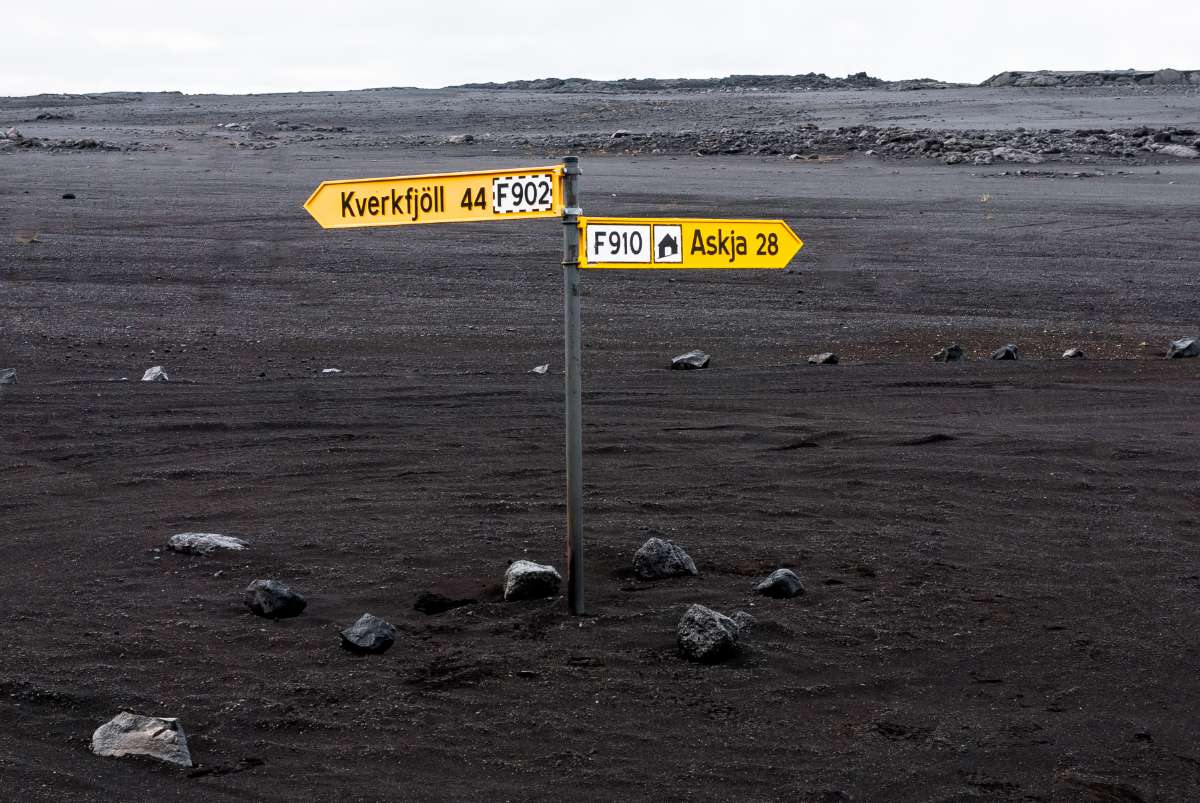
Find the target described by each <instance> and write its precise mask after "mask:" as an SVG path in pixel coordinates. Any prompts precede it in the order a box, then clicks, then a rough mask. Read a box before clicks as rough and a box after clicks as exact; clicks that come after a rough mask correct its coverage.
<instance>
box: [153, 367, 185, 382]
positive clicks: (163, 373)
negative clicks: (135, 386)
mask: <svg viewBox="0 0 1200 803" xmlns="http://www.w3.org/2000/svg"><path fill="white" fill-rule="evenodd" d="M168 379H170V377H168V376H167V369H165V368H163V367H162V366H161V365H156V366H154V367H153V368H147V369H146V373H144V374H142V381H143V382H166V381H167V380H168ZM185 384H186V383H185Z"/></svg>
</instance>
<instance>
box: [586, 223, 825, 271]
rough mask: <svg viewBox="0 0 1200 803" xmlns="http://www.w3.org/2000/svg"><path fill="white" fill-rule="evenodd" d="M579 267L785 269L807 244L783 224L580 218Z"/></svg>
mask: <svg viewBox="0 0 1200 803" xmlns="http://www.w3.org/2000/svg"><path fill="white" fill-rule="evenodd" d="M579 234H580V238H581V240H582V243H581V245H582V247H581V248H580V264H579V267H581V268H610V269H613V268H615V269H641V270H688V269H692V268H702V269H738V268H768V269H770V268H775V269H778V268H786V267H787V265H788V263H789V262H791V261H792V257H794V256H795V255H796V253H797V252H798V251H799V250H800V249H801V248H803V247H804V243H803V242H802V241H801V240H800V238H799V237H797V236H796V233H795V232H794V231H792V229H791V227H789V226H788V224H787V223H785V222H784V221H782V220H721V219H715V218H619V217H609V218H600V217H581V218H579Z"/></svg>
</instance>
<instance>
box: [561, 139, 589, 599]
mask: <svg viewBox="0 0 1200 803" xmlns="http://www.w3.org/2000/svg"><path fill="white" fill-rule="evenodd" d="M563 168H564V171H563V206H564V209H563V261H562V265H563V314H564V320H565V323H564V329H565V332H566V338H565V340H566V367H567V380H566V409H567V450H566V451H567V556H566V558H567V559H566V565H567V605H568V607H569V608H570V610H571V613H572V614H574V615H576V616H582V615H583V613H584V605H583V423H582V414H583V401H582V391H581V378H580V374H581V373H582V369H583V358H582V355H581V350H582V349H581V344H580V331H579V330H580V326H579V221H578V218H579V215H580V214H581V213H582V210H580V208H579V157H577V156H567V157H565V158H564V159H563Z"/></svg>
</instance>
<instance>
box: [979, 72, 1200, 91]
mask: <svg viewBox="0 0 1200 803" xmlns="http://www.w3.org/2000/svg"><path fill="white" fill-rule="evenodd" d="M1185 85H1190V86H1200V70H1173V69H1170V68H1167V69H1164V70H1098V71H1095V70H1094V71H1076V72H1062V71H1054V70H1036V71H1022V70H1007V71H1005V72H1002V73H998V74H996V75H993V76H992V77H991V78H989V79H987V80H986V81H984V82H983V83H982V84H980V86H990V87H1010V86H1011V87H1054V86H1065V87H1077V86H1115V87H1122V86H1185Z"/></svg>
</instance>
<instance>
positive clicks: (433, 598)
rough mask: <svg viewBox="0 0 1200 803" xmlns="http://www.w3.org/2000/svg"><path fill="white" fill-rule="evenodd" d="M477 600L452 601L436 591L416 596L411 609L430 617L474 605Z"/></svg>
mask: <svg viewBox="0 0 1200 803" xmlns="http://www.w3.org/2000/svg"><path fill="white" fill-rule="evenodd" d="M477 602H479V600H476V599H454V598H452V597H447V596H445V595H443V594H438V593H437V592H436V591H422V592H421V593H420V594H418V595H417V601H416V602H415V603H413V608H414V609H415V610H418V611H420V612H421V613H423V614H426V615H427V616H432V615H434V614H437V613H445V612H446V611H450V610H454V609H455V608H461V607H463V606H464V605H474V604H476V603H477Z"/></svg>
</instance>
